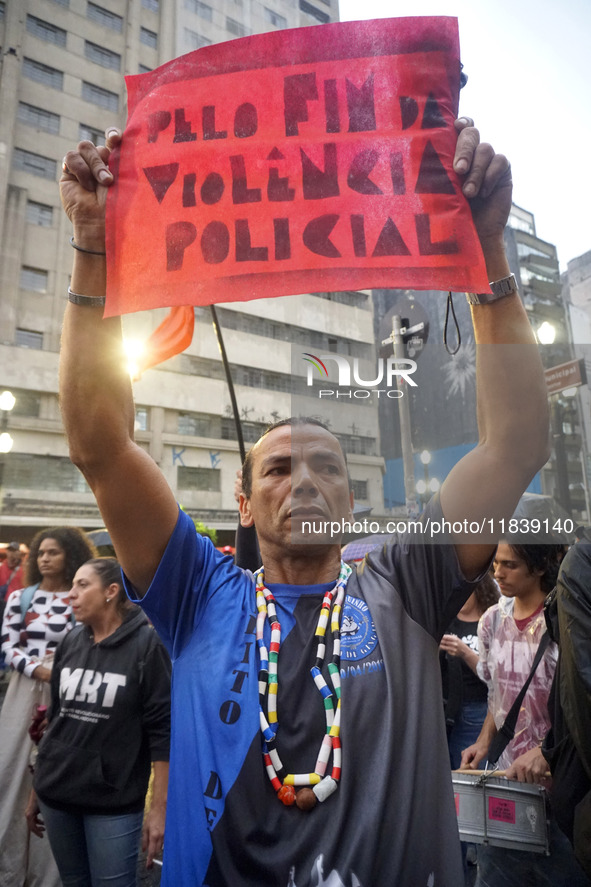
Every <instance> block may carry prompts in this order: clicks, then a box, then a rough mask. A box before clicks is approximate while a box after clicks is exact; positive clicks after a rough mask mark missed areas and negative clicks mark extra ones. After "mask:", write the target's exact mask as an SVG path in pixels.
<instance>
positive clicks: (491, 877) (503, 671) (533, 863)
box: [462, 540, 589, 887]
mask: <svg viewBox="0 0 591 887" xmlns="http://www.w3.org/2000/svg"><path fill="white" fill-rule="evenodd" d="M564 551H565V548H564V546H563V545H539V544H518V543H517V542H514V541H511V542H508V541H506V540H503V541H502V542H501V543H500V544H499V546H498V548H497V552H496V555H495V562H494V565H495V573H494V576H495V579H496V581H497V582H498V584H499V588H500V590H501V597H500V599H499V602H498V603H497V604H495V605H494V606H493V607H490V608H489V609H488V610H487V611H486V613H485V614H484V615H483V617H482V618H481V620H480V622H479V625H478V639H479V662H478V666H477V670H478V674H479V676H480V677H481V678H482V680H484V681H486V684H487V686H488V714H487V716H486V719H485V722H484V724H483V727H482V730H481V732H480V735H479V737H478V739H477V740H476V742H475V743H474V744H473V745H470V746H469V747H468V748H466V749H464V751H463V753H462V768H464V769H465V768H468V769H477V768H478V767H479V766H480V765H482V764H483V763H484V761H485V760H486V758H487V753H488V750H489V747H490V744H491V742H492V740H493V738H494V737H495V735H496V734H497V730H500V728H501V727H502V726H503V723H504V721H505V718H506V717H507V714H508V713H509V710H510V709H511V706H512V704H513V702H514V700H515V698H516V696H517V695H518V694H519V691H520V690H521V688H522V687H523V685H524V684H525V682H526V680H527V678H528V676H529V674H530V672H531V670H532V665H533V662H534V658H535V655H536V651H537V649H538V646H539V644H540V641H541V639H542V637H543V635H544V634H545V631H546V624H545V619H544V600H545V598H546V595H547V594H548V593H549V592H550V591H551V590H552V589H553V588H554V585H555V583H556V577H557V575H558V569H559V566H560V562H561V560H562V557H563V555H564ZM557 658H558V649H557V646H556V644H555V643H553V642H550V643H549V644H548V646H547V648H546V650H545V651H544V655H543V656H542V658H541V661H540V662H539V664H538V666H537V668H536V671H535V673H534V676H533V679H532V682H531V684H530V686H529V687H528V690H527V692H526V694H525V697H524V699H523V702H522V705H521V708H520V711H519V715H518V718H517V723H516V727H515V736H514V738H513V739H512V740H511V741H510V742H509V743H508V744H507V746H506V748H505V750H504V751H503V753H502V754H501V756H500V757H499V760H498V768H499V770H501V771H504V772H505V775H506V776H507V777H508V778H509V779H518V780H520V781H523V782H526V781H527V782H530V783H532V782H535V783H542V784H543V783H544V782H545V780H546V777H547V772H548V763H547V761H546V759H545V758H544V756H543V755H542V749H541V746H542V742H543V740H544V737H545V736H546V734H547V732H548V730H549V728H550V719H549V714H548V696H549V693H550V687H551V685H552V680H553V677H554V672H555V670H556V661H557ZM549 852H550V855H549V856H545V855H543V854H540V853H535V852H532V851H527V850H511V849H507V848H506V847H500V846H498V847H497V846H492V845H490V844H482V845H480V847H479V848H478V876H477V880H476V887H523V885H524V884H527V885H528V887H547V885H548V884H551V885H552V887H588V884H589V882H588V880H587V878H586V877H585V874H584V872H583V870H582V869H581V868H580V866H579V865H578V863H577V861H576V860H575V857H574V854H573V851H572V847H571V845H570V844H569V842H568V840H567V838H566V837H565V835H564V834H563V833H562V832H561V831H560V829H559V828H558V826H557V825H556V822H555V821H554V819H553V817H551V818H550V829H549Z"/></svg>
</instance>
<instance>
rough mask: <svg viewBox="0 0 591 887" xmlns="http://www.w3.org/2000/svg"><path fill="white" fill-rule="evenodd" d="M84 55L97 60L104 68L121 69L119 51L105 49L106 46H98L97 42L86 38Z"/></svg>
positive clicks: (91, 59)
mask: <svg viewBox="0 0 591 887" xmlns="http://www.w3.org/2000/svg"><path fill="white" fill-rule="evenodd" d="M84 55H85V56H86V58H87V59H88V60H89V61H91V62H95V64H97V65H101V67H103V68H111V70H113V71H120V70H121V56H120V55H119V53H118V52H111V50H110V49H105V47H104V46H98V44H96V43H91V42H90V41H89V40H85V41H84Z"/></svg>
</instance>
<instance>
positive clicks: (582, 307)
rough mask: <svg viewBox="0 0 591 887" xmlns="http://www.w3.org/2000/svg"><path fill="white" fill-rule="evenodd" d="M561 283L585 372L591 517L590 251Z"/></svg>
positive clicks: (582, 389) (581, 394) (580, 391)
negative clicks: (590, 385) (590, 388)
mask: <svg viewBox="0 0 591 887" xmlns="http://www.w3.org/2000/svg"><path fill="white" fill-rule="evenodd" d="M561 282H562V298H563V301H564V304H565V306H566V310H567V312H568V317H569V320H570V329H571V333H572V340H573V348H574V356H575V359H576V360H577V361H578V362H579V372H581V373H582V381H583V384H582V385H579V386H578V387H577V389H576V398H577V401H578V406H579V411H580V416H581V423H582V428H583V440H582V444H583V454H584V464H585V469H586V471H585V475H584V482H585V492H586V496H587V512H588V514H589V515H590V517H591V509H590V508H589V500H590V498H591V496H590V490H591V391H590V390H589V381H590V380H591V250H588V251H587V252H586V253H583V255H582V256H576V257H575V258H574V259H571V260H570V261H569V262H568V263H567V269H566V271H565V272H564V273H563V274H562V275H561Z"/></svg>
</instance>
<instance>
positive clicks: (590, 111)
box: [340, 0, 591, 271]
mask: <svg viewBox="0 0 591 887" xmlns="http://www.w3.org/2000/svg"><path fill="white" fill-rule="evenodd" d="M407 10H408V11H407ZM404 15H418V16H421V15H451V16H456V17H457V19H458V23H459V31H460V51H461V60H462V62H463V64H464V71H465V73H466V74H467V75H468V84H467V85H466V87H465V88H464V89H463V90H462V92H461V95H460V114H466V115H468V116H470V117H473V118H474V120H475V121H476V125H477V126H478V128H479V129H480V132H481V136H482V140H483V141H487V142H490V143H491V144H492V145H493V147H494V148H495V150H497V151H498V152H499V153H502V154H506V155H507V157H508V158H509V160H510V161H511V165H512V168H513V183H514V187H513V200H514V202H515V203H516V204H518V205H519V206H522V207H523V208H524V209H527V210H529V211H530V212H532V213H534V216H535V223H536V234H537V236H538V237H540V238H542V240H546V241H548V242H549V243H554V244H555V245H556V247H557V250H558V259H559V262H560V268H561V270H562V271H564V270H566V265H567V262H569V261H570V260H571V259H574V258H575V257H576V256H579V255H581V254H582V253H584V252H587V251H588V250H591V221H590V213H591V0H409V2H408V5H406V4H405V5H402V4H400V5H397V4H395V3H393V2H392V0H340V17H341V21H357V20H360V19H373V18H387V17H389V16H404Z"/></svg>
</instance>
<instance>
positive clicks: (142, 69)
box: [138, 65, 153, 74]
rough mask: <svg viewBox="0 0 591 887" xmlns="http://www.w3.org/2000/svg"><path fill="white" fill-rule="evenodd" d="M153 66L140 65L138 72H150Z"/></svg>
mask: <svg viewBox="0 0 591 887" xmlns="http://www.w3.org/2000/svg"><path fill="white" fill-rule="evenodd" d="M152 70H153V68H149V67H148V66H147V65H139V67H138V74H149V73H150V71H152Z"/></svg>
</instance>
